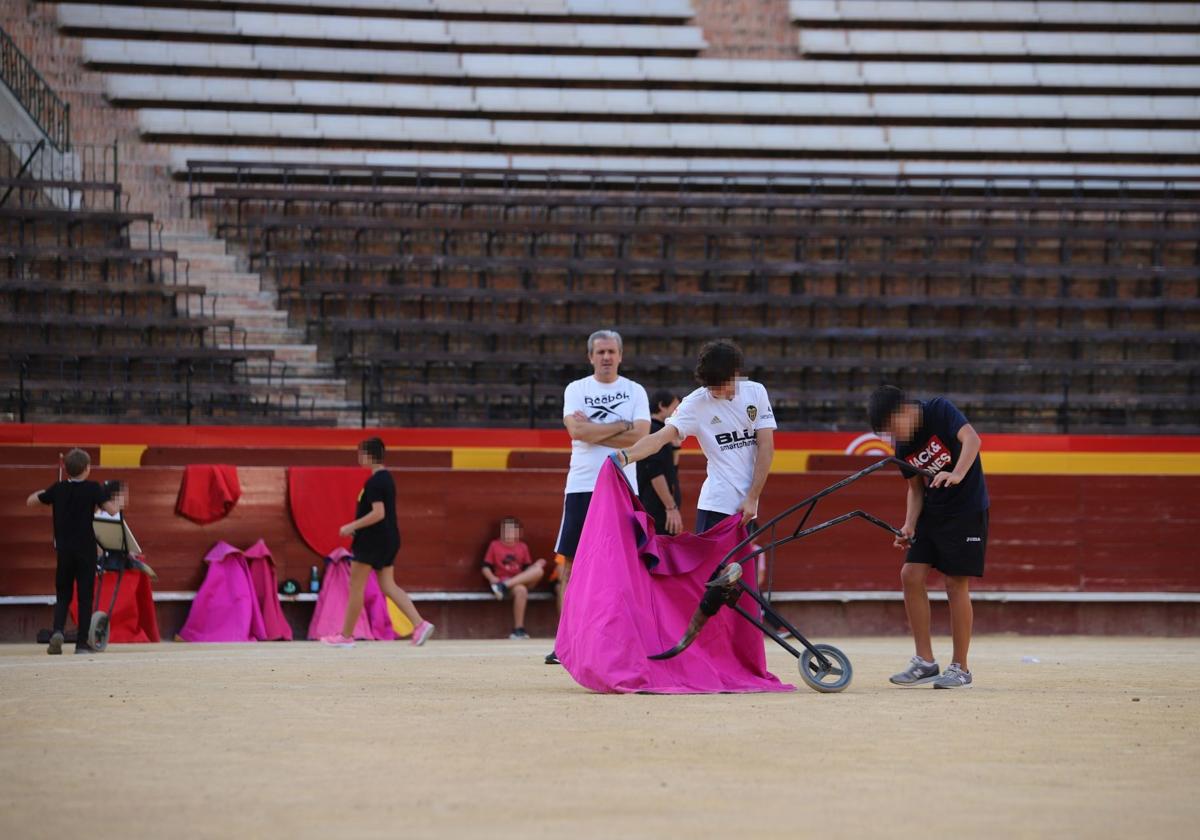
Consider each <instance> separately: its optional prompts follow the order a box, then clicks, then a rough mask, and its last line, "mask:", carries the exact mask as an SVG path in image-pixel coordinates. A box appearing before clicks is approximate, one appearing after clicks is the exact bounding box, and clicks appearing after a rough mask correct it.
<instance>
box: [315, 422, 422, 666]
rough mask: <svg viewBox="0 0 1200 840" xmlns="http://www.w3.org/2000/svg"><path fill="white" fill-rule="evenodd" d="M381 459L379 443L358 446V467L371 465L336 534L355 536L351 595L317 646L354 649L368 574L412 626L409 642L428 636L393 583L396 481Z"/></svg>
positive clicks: (376, 440)
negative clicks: (337, 628)
mask: <svg viewBox="0 0 1200 840" xmlns="http://www.w3.org/2000/svg"><path fill="white" fill-rule="evenodd" d="M383 456H384V447H383V441H382V440H380V439H379V438H377V437H375V438H369V439H367V440H364V441H363V442H362V443H360V444H359V445H358V463H359V466H363V467H370V468H371V476H370V477H369V478H368V479H367V481H366V483H365V484H363V489H362V490H361V491H360V492H359V494H358V505H357V507H356V508H355V510H354V515H355V520H354V521H353V522H347V523H346V524H345V525H343V526H342V527H341V528H340V529H339V530H338V533H339V534H341V535H342V536H343V537H354V541H353V542H352V543H351V547H350V550H351V551H352V552H353V554H354V558H353V562H352V563H351V564H350V597H349V600H348V601H347V602H346V618H345V620H344V621H343V622H342V632H341V634H340V635H337V636H324V637H322V638H321V641H322V642H324V643H325V644H327V645H333V646H334V647H354V625H356V624H357V623H358V616H359V614H360V613H361V612H362V607H363V592H364V591H365V590H366V588H367V575H369V574H370V573H371V571H372V570H374V572H375V577H376V578H377V579H378V580H379V588H380V589H381V590H383V594H384V595H386V596H387V597H388V598H390V599H391V600H392V603H394V604H395V605H396V606H397V607H399V608H400V611H401V612H402V613H404V615H405V616H406V617H407V618H408V620H409V621H411V622H412V625H413V634H412V643H413V644H414V645H423V644H425V641H426V640H427V639H428V638H429V637H430V636H431V635H432V634H433V625H432V624H430V623H429V622H428V621H426V620H425V619H423V618H421V614H420V613H419V612H417V608H416V606H414V605H413V602H412V599H411V598H409V597H408V593H407V592H405V591H404V590H403V589H401V588H400V587H399V586H397V585H396V578H395V576H394V575H393V573H392V566H393V565H394V564H395V562H396V555H397V554H398V553H399V551H400V529H399V527H398V526H397V525H396V482H395V481H393V480H392V474H391V473H389V472H388V471H387V468H385V467H384V465H383Z"/></svg>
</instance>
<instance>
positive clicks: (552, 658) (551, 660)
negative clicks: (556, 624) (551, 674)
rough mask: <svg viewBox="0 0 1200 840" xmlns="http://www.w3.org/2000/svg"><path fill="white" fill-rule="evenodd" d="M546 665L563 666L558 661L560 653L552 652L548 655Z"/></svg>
mask: <svg viewBox="0 0 1200 840" xmlns="http://www.w3.org/2000/svg"><path fill="white" fill-rule="evenodd" d="M546 664H547V665H561V664H562V663H561V662H559V661H558V652H557V651H553V650H552V651H550V652H549V653H547V654H546Z"/></svg>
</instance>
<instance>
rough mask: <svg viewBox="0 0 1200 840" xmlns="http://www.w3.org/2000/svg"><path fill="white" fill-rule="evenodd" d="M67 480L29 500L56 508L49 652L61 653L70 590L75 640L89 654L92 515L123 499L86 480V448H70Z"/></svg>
mask: <svg viewBox="0 0 1200 840" xmlns="http://www.w3.org/2000/svg"><path fill="white" fill-rule="evenodd" d="M63 467H64V468H65V469H66V473H67V478H66V480H65V481H63V480H60V481H56V482H55V483H54V484H51V485H50V486H49V487H47V488H46V489H45V490H42V491H39V492H36V493H32V494H30V496H29V498H28V499H26V500H25V504H26V505H28V506H29V507H33V506H34V505H37V504H43V505H51V506H52V507H53V508H54V548H55V551H56V552H57V553H58V565H57V567H56V568H55V572H54V627H53V630H52V632H51V635H50V646H49V647H48V648H46V652H47V653H50V654H61V653H62V647H63V636H64V634H63V631H64V629H65V628H66V625H67V611H68V609H69V608H70V606H71V591H72V590H75V592H76V599H77V610H76V614H77V615H78V616H79V633H78V636H77V637H76V640H75V652H76V653H90V652H91V648H90V647H88V641H87V639H88V629H89V628H90V627H91V624H92V604H93V603H94V599H93V592H94V590H95V586H96V552H97V550H98V549H97V546H96V532H95V530H94V529H93V527H92V518H93V517H94V516H95V513H96V509H97V508H102V509H103V510H104V511H106V512H107V513H109V514H114V515H115V514H116V513H117V511H119V510H120V504H121V502H120V501H119V500H114V499H113V498H112V491H111V489H109V488H107V487H105V486H101V485H100V484H98V483H97V482H95V481H88V476H89V475H90V474H91V472H92V459H91V457H90V456H89V455H88V454H87V453H86V452H84V451H83V450H82V449H72V450H71V451H70V452H68V453H67V454H66V457H65V458H63Z"/></svg>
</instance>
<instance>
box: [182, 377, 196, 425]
mask: <svg viewBox="0 0 1200 840" xmlns="http://www.w3.org/2000/svg"><path fill="white" fill-rule="evenodd" d="M193 370H194V368H193V367H192V364H191V362H188V366H187V370H186V371H184V392H183V410H184V425H187V426H190V425H192V371H193Z"/></svg>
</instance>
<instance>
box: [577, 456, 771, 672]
mask: <svg viewBox="0 0 1200 840" xmlns="http://www.w3.org/2000/svg"><path fill="white" fill-rule="evenodd" d="M745 536H746V532H745V529H744V528H743V527H742V526H741V524H740V522H739V519H738V518H737V517H729V518H727V519H726V520H724V521H723V522H721V523H720V524H719V525H717V526H715V527H713V528H711V529H710V530H708V531H707V532H706V533H704V534H702V535H694V534H682V535H680V536H678V537H668V536H658V535H656V534H655V533H654V525H653V521H652V520H651V519H650V518H649V517H648V516H647V515H646V514H645V512H644V511H642V507H641V503H640V502H638V500H637V497H636V496H634V495H633V493H632V491H631V490H630V488H629V485H628V483H627V482H626V481H625V479H624V476H622V475H621V473H620V472H619V471H618V470H617V468H616V466H615V465H613V464H612V463H611V462H607V463H605V464H604V467H603V469H602V470H601V471H600V477H599V478H598V479H597V481H596V489H595V492H594V493H593V495H592V501H591V505H590V507H589V508H588V516H587V521H586V522H585V524H584V526H583V535H582V536H581V538H580V541H579V549H578V551H577V552H576V555H575V560H574V564H573V566H572V569H571V581H570V584H569V585H568V586H567V592H566V598H565V600H564V603H563V612H562V618H561V619H560V621H559V625H558V636H557V638H556V640H555V645H554V649H555V651H556V652H557V654H558V658H559V660H560V661H561V662H562V664H563V666H564V667H565V668H566V669H567V671H568V672H569V673H570V674H571V676H572V677H574V679H575V681H576V682H578V683H579V684H580V685H582V686H584V687H585V688H590V689H591V690H593V691H600V692H618V693H631V692H649V693H657V694H702V693H715V692H752V691H791V690H793V686H790V685H786V684H783V683H781V682H780V681H779V680H778V679H777V678H776V677H775V676H774V675H773V674H771V673H770V672H768V671H767V667H766V652H765V650H764V647H763V637H762V633H761V632H760V631H759V630H758V629H757V628H755V627H754V626H753V625H751V624H750V623H749V622H748V621H746V620H745V619H743V618H742V617H741V616H739V615H737V614H736V613H734V612H733V611H732V610H729V609H722V610H721V611H720V612H719V613H717V615H715V616H713V617H712V618H711V619H709V621H708V624H707V625H706V626H705V627H704V629H703V630H702V631H701V632H700V635H699V636H698V637H697V638H696V640H695V641H694V642H693V643H692V646H691V647H690V648H688V649H687V650H685V651H684V652H683V653H681V654H680V655H679V656H677V657H675V658H674V659H668V660H665V661H662V662H656V661H654V660H651V659H648V658H647V657H648V656H649V655H650V654H654V653H659V652H661V651H664V650H667V649H668V648H670V647H672V646H673V645H674V644H675V643H676V642H677V641H678V640H679V638H680V637H681V636H682V635H683V633H684V630H685V629H686V628H687V624H688V620H689V619H690V618H691V616H692V614H693V613H694V612H695V610H696V605H697V604H698V603H699V602H700V596H701V595H702V594H703V591H704V584H705V582H706V581H707V580H708V578H709V576H710V575H711V574H712V571H713V569H714V568H716V566H717V564H718V563H720V561H721V559H722V558H723V557H724V556H725V554H726V553H727V552H728V551H729V550H730V549H732V548H733V547H734V546H735V545H737V544H738V542H740V541H741V540H742V539H743V538H744V537H745ZM647 565H649V566H650V567H651V568H650V569H649V570H647ZM743 580H746V581H747V582H752V581H754V580H755V569H754V564H753V562H750V563H747V564H746V570H745V575H744V577H743ZM740 605H741V606H742V607H743V608H745V609H746V610H748V611H751V612H753V611H757V610H758V605H757V603H755V602H754V600H753V599H752V598H750V596H748V595H743V596H742V600H741V602H740Z"/></svg>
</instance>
